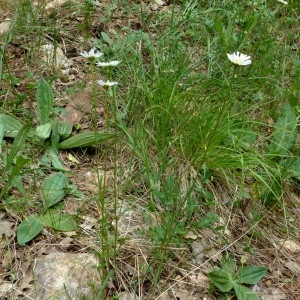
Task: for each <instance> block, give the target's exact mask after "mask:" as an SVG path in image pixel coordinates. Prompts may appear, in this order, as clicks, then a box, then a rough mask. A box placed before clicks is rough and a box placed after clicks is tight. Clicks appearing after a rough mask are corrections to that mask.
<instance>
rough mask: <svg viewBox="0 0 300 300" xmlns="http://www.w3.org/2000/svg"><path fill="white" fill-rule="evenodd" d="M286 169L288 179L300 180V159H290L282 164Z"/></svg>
mask: <svg viewBox="0 0 300 300" xmlns="http://www.w3.org/2000/svg"><path fill="white" fill-rule="evenodd" d="M280 164H281V165H282V166H284V167H285V168H286V171H287V173H288V177H294V178H297V179H299V180H300V157H288V158H287V159H284V160H282V161H281V162H280Z"/></svg>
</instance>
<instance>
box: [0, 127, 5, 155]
mask: <svg viewBox="0 0 300 300" xmlns="http://www.w3.org/2000/svg"><path fill="white" fill-rule="evenodd" d="M4 133H5V127H4V124H1V123H0V153H1V152H2V142H3V138H4Z"/></svg>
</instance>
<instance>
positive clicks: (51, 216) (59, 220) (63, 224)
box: [43, 210, 77, 231]
mask: <svg viewBox="0 0 300 300" xmlns="http://www.w3.org/2000/svg"><path fill="white" fill-rule="evenodd" d="M43 221H44V223H45V224H46V225H47V226H49V227H51V228H53V229H55V230H59V231H74V230H76V229H77V223H76V221H75V219H74V218H73V216H71V215H70V214H66V213H62V212H61V211H53V210H52V211H51V210H50V211H48V212H47V213H46V214H45V215H44V216H43Z"/></svg>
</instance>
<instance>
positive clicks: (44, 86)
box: [36, 78, 53, 125]
mask: <svg viewBox="0 0 300 300" xmlns="http://www.w3.org/2000/svg"><path fill="white" fill-rule="evenodd" d="M36 100H37V109H38V118H39V122H40V124H41V125H43V124H46V123H47V122H48V118H49V115H50V112H51V110H52V108H53V94H52V91H51V87H50V85H49V84H48V82H47V81H46V80H45V79H43V78H41V79H40V80H39V82H38V85H37V91H36Z"/></svg>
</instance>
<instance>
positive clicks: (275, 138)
mask: <svg viewBox="0 0 300 300" xmlns="http://www.w3.org/2000/svg"><path fill="white" fill-rule="evenodd" d="M296 2H297V1H290V3H289V4H288V5H284V4H282V3H280V2H278V1H268V2H266V1H260V0H259V1H252V2H249V1H239V2H238V3H237V2H236V1H231V0H227V1H219V2H216V1H200V0H199V1H191V0H188V1H174V2H173V3H172V4H170V5H167V6H166V9H165V10H163V9H157V10H155V9H153V10H149V7H146V6H145V5H144V4H137V3H132V4H131V5H130V6H128V5H127V6H125V7H124V9H122V8H121V7H122V5H123V6H124V2H123V1H113V2H111V3H109V4H108V5H107V7H106V10H105V12H109V13H107V14H106V13H105V14H104V15H103V16H101V17H99V20H101V21H102V22H103V21H105V24H104V25H103V29H102V30H101V31H100V32H97V34H95V33H94V32H93V24H94V23H93V22H92V21H93V20H92V18H97V17H95V16H97V6H96V5H95V3H94V2H93V1H83V3H81V4H80V5H78V8H79V14H80V15H81V16H82V18H83V19H82V20H83V21H82V23H81V24H79V26H78V32H84V35H85V36H84V43H86V44H85V48H86V49H87V48H89V47H90V48H95V49H98V50H99V51H101V52H103V56H104V57H106V58H107V57H108V58H109V59H110V60H118V61H121V64H120V66H118V68H116V69H102V68H98V67H96V66H94V65H91V64H90V65H89V66H90V67H89V68H86V70H87V71H86V72H87V73H90V74H89V78H91V79H92V81H93V84H94V87H93V96H92V97H93V112H92V123H91V124H92V126H91V128H89V130H90V132H89V133H88V135H82V134H81V135H80V134H79V135H76V134H74V136H75V137H74V136H73V140H71V139H72V137H71V138H69V139H67V140H65V141H61V136H62V135H63V134H62V132H61V131H59V130H58V127H57V126H58V123H56V119H55V113H53V112H52V108H53V103H52V104H51V105H50V106H49V107H48V108H47V107H46V108H45V107H44V108H42V112H41V111H39V113H38V114H39V115H41V114H42V115H43V114H44V117H45V121H44V122H42V123H41V124H39V126H38V127H40V126H41V125H43V126H46V127H47V128H46V129H45V127H43V128H42V129H43V130H46V131H47V132H48V133H45V131H43V132H42V133H41V132H40V134H39V135H38V137H39V138H42V139H43V140H44V142H45V143H44V144H43V143H42V144H43V146H42V147H40V146H41V144H39V146H38V147H40V148H39V149H40V151H41V152H43V151H44V150H47V149H48V150H47V151H48V152H47V151H46V153H48V154H49V149H51V151H52V152H51V153H52V155H53V156H51V157H52V158H51V159H52V160H51V159H50V162H48V165H47V168H48V169H47V171H46V172H43V177H44V179H43V180H44V183H43V185H42V188H41V193H42V194H43V193H44V194H43V197H44V198H43V199H44V200H43V201H44V203H43V205H44V208H43V209H37V210H36V211H35V209H34V207H32V204H28V206H27V207H25V208H24V209H23V211H22V212H21V213H20V212H19V213H20V214H21V215H22V216H27V215H28V213H29V212H30V216H29V217H28V218H27V217H25V218H24V221H23V223H21V225H20V227H19V232H20V231H21V233H23V234H24V232H26V230H27V229H28V228H31V226H34V227H35V230H34V233H33V234H32V235H30V236H29V237H28V236H27V237H25V238H23V239H22V238H21V244H25V243H27V242H28V241H30V240H31V239H33V238H34V237H35V236H36V235H37V234H38V233H39V232H40V231H41V230H42V228H43V226H44V225H45V224H46V225H47V226H49V227H51V228H54V229H57V230H65V229H64V226H63V225H62V224H59V225H58V226H55V224H53V219H55V220H56V218H64V220H65V219H66V218H67V219H68V218H69V217H70V216H66V215H63V216H61V215H60V214H59V213H58V211H60V210H61V207H58V209H57V210H54V211H53V210H52V209H53V206H54V207H56V206H55V205H57V202H59V201H60V200H62V199H63V198H64V196H65V195H66V193H65V191H66V190H67V185H68V182H67V178H66V174H67V172H66V170H64V168H63V165H62V163H61V162H60V161H59V154H58V153H59V150H62V149H71V148H74V147H86V146H90V145H95V143H97V144H99V142H100V141H101V142H102V143H104V145H103V147H102V148H96V150H95V157H96V159H95V168H96V170H97V176H98V181H99V191H100V192H99V195H98V196H97V197H95V198H92V199H93V200H95V203H96V206H97V208H98V210H99V212H100V219H101V229H100V230H99V234H98V241H99V243H98V244H97V245H99V247H95V248H96V249H97V251H96V252H97V253H98V255H99V258H100V265H99V270H100V271H99V272H100V274H101V275H102V278H104V280H103V284H102V286H101V287H100V288H99V290H98V291H97V293H96V295H97V296H96V298H97V299H105V297H106V294H107V285H108V283H109V282H118V280H119V281H121V282H123V275H122V274H118V272H117V270H118V268H117V265H118V255H119V253H120V252H121V251H122V245H123V242H124V241H123V240H122V239H121V237H120V236H119V235H118V222H119V219H120V218H121V216H120V215H119V214H120V211H121V210H120V208H119V206H122V205H123V201H125V200H122V201H121V200H119V199H126V200H127V199H128V198H129V199H134V201H136V202H138V201H140V203H139V204H138V205H137V206H138V207H141V210H142V211H143V217H144V222H145V224H146V225H147V226H146V227H145V228H142V229H141V230H140V235H141V237H143V238H145V239H146V240H148V241H150V245H151V247H150V255H149V257H150V258H149V260H148V261H147V265H146V267H144V268H143V270H140V273H139V274H138V275H137V277H135V276H133V279H132V281H130V282H129V286H130V287H126V288H128V289H131V290H132V291H135V292H136V293H137V294H139V295H140V297H142V298H143V299H155V297H157V296H158V295H159V293H160V292H163V291H164V290H165V289H166V287H165V285H164V284H166V282H167V279H168V278H172V276H173V275H174V274H177V271H178V269H179V268H181V267H185V268H188V265H189V264H188V258H187V257H184V258H181V259H179V258H178V256H179V255H178V254H177V253H179V251H180V249H185V248H187V247H189V246H190V245H189V244H190V240H189V239H188V238H186V235H187V233H188V232H195V233H199V232H201V230H203V229H208V230H211V232H214V234H217V236H218V238H219V244H220V245H221V246H223V247H225V248H226V247H231V245H232V242H229V241H228V240H227V239H226V237H225V233H224V232H225V229H226V224H224V222H223V223H222V222H221V220H222V219H223V220H224V219H225V223H227V225H228V223H229V222H230V218H231V216H232V215H233V214H235V213H237V211H239V212H241V213H245V214H246V212H247V213H248V210H249V209H250V210H252V211H251V212H250V215H251V217H250V220H249V223H250V225H249V228H250V229H251V233H253V231H252V229H253V228H254V227H255V226H256V225H257V224H259V222H260V221H261V220H263V219H267V218H268V217H269V211H276V209H277V210H279V212H280V214H283V215H284V218H285V220H287V219H288V215H287V214H288V212H287V207H286V203H285V199H286V197H285V195H286V194H287V191H293V190H294V189H296V188H299V179H300V171H299V170H300V157H299V153H300V152H299V114H300V106H299V95H300V90H299V80H300V61H299V45H298V44H297V38H298V37H299V36H298V35H299V34H298V31H299V26H297V24H298V23H297V20H299V4H297V3H296ZM126 3H127V2H126ZM116 7H118V8H119V9H120V13H121V14H122V13H123V17H124V16H131V17H132V19H133V20H136V26H135V27H134V26H133V25H132V24H123V25H124V26H123V27H120V28H118V30H117V32H116V33H115V34H111V33H110V31H109V30H108V29H109V28H108V27H109V26H108V25H107V24H111V26H112V27H113V26H114V24H113V22H114V13H115V12H116V9H115V8H116ZM67 8H68V9H71V8H70V6H67ZM62 9H64V8H62ZM25 12H26V13H25ZM38 13H39V8H35V7H33V6H32V4H31V1H27V2H26V1H20V4H19V6H18V10H16V18H15V19H14V20H13V26H12V30H11V31H10V32H9V33H8V34H7V36H6V39H4V43H3V44H2V46H1V57H0V75H1V76H0V80H1V82H0V84H1V85H3V86H4V87H6V88H7V89H8V86H10V84H11V83H10V82H9V80H8V79H7V78H8V77H7V74H9V72H10V70H9V65H8V62H7V61H6V59H7V55H8V45H9V43H11V42H12V41H14V39H18V37H17V35H16V32H18V33H19V32H20V30H21V28H26V29H28V30H29V32H30V33H23V34H24V35H25V36H26V34H30V35H33V36H39V35H40V34H41V32H43V33H45V32H46V33H45V34H49V32H52V33H53V34H51V40H52V41H53V42H54V44H56V45H57V44H59V43H61V40H63V38H64V34H63V32H64V31H65V30H66V31H67V30H68V29H65V30H62V28H59V25H57V23H56V21H55V22H54V23H53V24H52V25H53V26H52V25H51V26H48V25H45V24H46V23H47V22H48V21H49V20H48V18H51V15H50V16H46V17H45V19H46V20H44V22H45V23H44V24H42V22H41V20H40V19H39V18H38V17H37V15H38ZM36 14H37V15H36ZM21 15H23V17H24V18H19V16H21ZM58 16H59V15H56V16H55V15H52V17H53V18H54V19H55V20H58V19H57V18H58ZM94 21H97V20H94ZM123 21H124V20H123ZM124 22H125V21H124ZM125 23H126V22H125ZM131 25H132V27H130V26H131ZM47 26H48V27H47ZM33 28H35V30H33ZM51 28H52V29H53V30H52V29H51ZM51 30H52V31H51ZM90 37H93V38H92V39H91V38H90ZM236 52H241V53H244V54H246V55H249V56H250V57H251V63H247V64H245V65H243V64H235V63H233V62H232V61H231V60H230V59H228V55H227V54H232V53H236ZM36 63H37V62H36V61H34V60H33V61H28V65H27V66H26V67H27V68H30V67H31V66H32V65H34V64H36ZM90 63H91V62H90ZM31 71H32V72H36V76H38V77H40V76H41V75H43V77H44V75H45V74H40V73H39V70H31ZM14 76H16V75H14ZM41 77H42V76H41ZM46 77H47V80H48V81H49V82H51V80H52V81H53V82H55V80H56V78H57V77H58V75H57V74H51V73H50V74H49V73H48V74H46ZM102 78H104V79H105V80H110V81H111V82H113V81H114V83H115V85H116V84H117V83H118V85H117V86H111V87H110V86H104V90H103V91H102V92H103V93H102V94H101V96H99V93H98V92H97V88H96V85H98V83H99V82H98V83H97V79H99V80H100V79H101V80H102ZM22 79H23V78H20V80H22ZM35 84H36V83H35ZM41 84H43V85H44V86H45V88H44V91H42V94H43V93H44V94H43V95H40V96H37V98H38V99H37V102H40V103H41V97H42V98H43V97H46V98H47V97H49V93H51V88H50V85H48V83H47V81H46V80H44V79H41V80H40V81H39V82H38V84H37V89H38V91H39V90H41V88H40V86H41ZM101 85H103V81H101ZM104 85H105V84H104ZM112 85H114V84H112ZM47 93H48V96H47ZM54 93H56V91H54ZM1 96H3V93H1ZM99 97H101V99H102V100H101V101H103V104H104V106H105V114H106V115H105V123H106V124H105V132H104V133H103V134H104V135H103V136H102V135H101V137H100V136H98V134H99V133H98V127H97V124H98V119H97V118H98V116H97V110H96V107H97V101H99ZM46 98H43V99H46ZM51 99H52V98H51ZM51 101H52V100H51ZM2 103H3V104H2V107H1V119H0V125H1V127H0V133H1V135H0V136H1V141H2V143H3V145H2V153H1V157H2V161H3V162H4V163H3V166H1V167H2V176H1V177H2V179H1V188H2V192H1V196H2V197H4V199H3V202H2V203H1V207H2V208H6V209H8V208H9V207H10V208H11V209H12V208H13V209H14V205H15V204H13V205H12V203H11V202H10V201H9V199H11V198H10V197H9V191H10V189H11V188H12V187H17V188H18V189H19V191H20V192H21V193H25V190H24V189H23V188H22V180H23V179H24V177H26V174H27V173H28V172H30V170H31V171H32V172H36V170H32V169H30V168H31V167H30V164H29V161H31V160H33V159H34V158H32V157H30V155H29V154H26V153H25V154H23V155H21V154H22V153H21V152H22V151H21V148H22V147H24V145H25V140H26V147H27V146H28V148H31V147H36V145H37V144H36V143H35V140H34V138H33V137H32V135H31V133H30V130H31V129H32V127H31V126H29V125H23V123H22V122H24V123H25V121H24V120H19V121H18V122H20V123H16V122H17V121H13V122H15V123H14V124H15V127H17V129H16V130H17V133H16V134H15V135H11V136H9V134H8V128H7V127H5V126H6V124H5V122H6V121H7V120H10V121H12V119H7V118H9V117H7V116H8V115H9V114H12V115H14V111H12V112H10V111H9V110H10V109H9V107H8V106H6V105H5V103H6V102H5V101H3V102H2ZM42 106H43V105H42V104H40V105H39V104H38V109H40V108H41V107H42ZM43 109H44V111H43ZM18 118H19V116H18V115H15V116H14V119H15V120H17V119H18ZM19 119H20V118H19ZM48 119H49V120H48ZM26 121H28V120H26ZM16 124H17V125H16ZM15 127H13V129H15ZM10 129H11V128H10ZM49 130H50V131H49ZM50 132H51V133H50ZM93 133H95V135H93ZM69 134H71V132H69V133H68V135H69ZM91 134H92V136H91ZM101 134H102V133H101ZM68 135H67V136H68ZM67 136H65V137H64V138H66V137H67ZM76 136H77V137H76ZM5 137H7V138H13V139H14V143H13V144H12V145H9V143H5ZM74 138H75V139H76V140H75V141H74ZM86 139H88V141H87V142H84V141H85V140H86ZM108 140H109V141H108ZM68 143H70V144H71V145H68V146H65V145H66V144H68ZM47 145H48V146H47ZM74 145H75V146H74ZM47 147H48V148H47ZM3 149H5V151H4V150H3ZM121 149H122V155H121V154H120V153H121ZM10 153H13V154H10ZM20 153H21V154H20ZM28 153H30V152H28ZM53 157H54V158H53ZM111 161H112V162H113V170H114V176H113V177H114V184H113V187H112V189H109V188H108V187H106V186H105V184H103V183H104V182H105V176H106V175H104V178H101V176H100V174H99V167H100V166H103V167H104V170H105V172H106V169H107V168H108V165H109V163H110V162H111ZM51 164H52V165H51ZM121 165H123V166H126V172H125V171H124V170H122V168H121V167H120V166H121ZM25 166H26V168H25ZM44 167H45V166H44ZM24 170H25V171H24ZM52 172H56V173H55V174H59V175H55V174H54V175H50V176H48V174H49V173H52ZM125 173H126V179H124V180H123V181H122V183H123V184H122V185H120V180H119V181H118V178H123V177H122V176H125V175H124V174H125ZM104 174H106V173H104ZM51 176H56V177H59V178H62V177H63V178H62V179H61V180H62V181H60V179H57V178H56V180H58V181H59V182H60V190H57V189H55V188H53V189H54V191H55V193H60V192H62V191H63V192H62V194H61V195H60V199H59V200H58V201H56V200H55V201H54V202H53V201H52V200H51V199H49V198H47V197H50V196H49V195H48V194H47V192H45V189H44V190H43V187H45V186H44V185H47V184H50V185H51V186H52V185H53V184H54V183H53V182H52V180H53V177H51ZM13 178H15V180H14V181H12V180H13ZM45 178H46V179H45ZM49 181H50V183H49ZM51 191H52V192H53V190H51ZM224 191H225V192H224ZM52 192H51V193H52ZM47 195H48V196H47ZM141 195H142V196H141ZM24 198H26V197H25V196H24ZM141 198H142V199H141ZM140 199H141V200H140ZM20 203H23V202H20ZM30 205H31V206H30ZM249 207H250V208H249ZM255 209H256V210H255ZM51 212H52V214H53V215H52V219H51V216H50V217H49V214H51ZM57 214H59V217H57ZM41 218H42V219H41ZM47 218H48V219H47ZM49 219H50V220H49ZM75 219H76V218H75ZM75 219H73V218H71V222H72V225H73V227H74V228H76V220H75ZM37 220H38V221H37ZM51 220H52V221H51ZM68 220H69V221H70V219H68ZM24 222H25V223H24ZM36 222H39V223H38V225H36ZM66 222H67V223H68V221H66V220H65V221H64V225H65V223H66ZM33 223H34V224H35V225H33ZM69 224H70V222H69ZM22 226H23V227H22ZM24 226H25V227H24ZM73 227H72V228H73ZM20 228H21V229H20ZM68 228H69V227H68ZM250 229H249V230H250ZM286 230H287V232H289V225H288V223H287V222H286ZM251 241H252V240H251ZM251 241H250V243H251ZM250 248H251V247H250ZM226 249H227V250H228V248H226ZM245 249H246V248H245ZM245 252H247V250H245ZM183 255H186V254H183ZM232 268H233V270H234V267H232ZM254 269H255V268H253V270H254ZM246 270H247V272H248V271H249V272H250V273H251V270H252V269H251V268H250V267H249V268H247V269H246ZM216 273H217V271H216ZM232 273H234V272H233V271H232ZM264 274H265V271H263V272H262V275H261V276H258V277H257V278H256V279H255V280H252V281H249V280H248V281H247V280H245V281H241V282H240V283H243V284H244V283H246V284H247V283H249V282H251V283H252V282H255V283H256V282H257V281H259V280H260V279H261V277H262V276H263V275H264ZM213 275H214V276H216V278H217V276H218V275H217V274H215V273H213ZM226 276H227V275H226ZM245 276H246V275H245ZM247 276H248V273H247ZM174 277H175V276H174ZM119 278H121V279H119ZM216 278H215V277H214V280H215V282H218V278H217V279H216ZM237 280H238V279H237ZM162 281H163V282H164V283H163V284H162ZM237 282H238V281H237ZM214 284H215V283H214ZM237 284H238V283H236V282H234V284H231V283H230V286H229V288H225V289H224V291H226V292H228V291H230V290H231V289H232V288H233V286H235V288H236V285H237ZM215 285H216V286H217V287H218V285H217V284H215ZM221 287H222V286H221ZM236 290H238V291H239V293H240V297H242V296H243V295H241V294H242V291H245V290H246V288H244V286H242V285H240V286H238V287H237V288H236ZM221 291H223V290H222V288H221ZM236 293H237V292H236ZM237 294H238V293H237ZM238 298H239V296H238ZM241 299H242V298H241ZM245 299H246V298H245Z"/></svg>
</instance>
